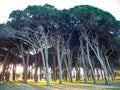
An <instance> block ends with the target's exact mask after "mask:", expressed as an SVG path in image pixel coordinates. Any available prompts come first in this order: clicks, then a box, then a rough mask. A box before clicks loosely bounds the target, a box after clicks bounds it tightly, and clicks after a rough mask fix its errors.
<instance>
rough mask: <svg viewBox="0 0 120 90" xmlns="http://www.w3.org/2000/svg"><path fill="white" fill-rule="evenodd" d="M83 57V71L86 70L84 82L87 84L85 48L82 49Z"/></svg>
mask: <svg viewBox="0 0 120 90" xmlns="http://www.w3.org/2000/svg"><path fill="white" fill-rule="evenodd" d="M81 49H82V50H81V56H82V61H83V70H84V81H85V83H87V78H88V77H87V71H86V64H85V59H86V58H85V54H84V50H83V48H81Z"/></svg>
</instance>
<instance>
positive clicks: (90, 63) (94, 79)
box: [86, 43, 96, 84]
mask: <svg viewBox="0 0 120 90" xmlns="http://www.w3.org/2000/svg"><path fill="white" fill-rule="evenodd" d="M86 45H87V60H88V63H89V65H90V68H91V72H92V78H93V82H94V84H96V78H95V72H94V69H93V66H92V62H91V59H90V53H89V45H88V43H86Z"/></svg>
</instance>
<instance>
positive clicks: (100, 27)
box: [0, 4, 120, 85]
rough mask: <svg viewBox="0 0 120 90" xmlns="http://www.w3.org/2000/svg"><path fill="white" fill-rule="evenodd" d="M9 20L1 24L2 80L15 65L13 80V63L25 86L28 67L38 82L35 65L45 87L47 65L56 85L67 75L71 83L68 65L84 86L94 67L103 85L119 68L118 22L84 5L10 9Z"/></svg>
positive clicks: (101, 11)
mask: <svg viewBox="0 0 120 90" xmlns="http://www.w3.org/2000/svg"><path fill="white" fill-rule="evenodd" d="M9 19H10V20H9V21H8V22H7V23H6V24H1V25H0V39H1V40H0V51H1V54H0V55H1V56H0V60H1V61H0V62H1V64H0V65H2V66H3V68H2V72H1V75H0V76H1V77H0V79H1V80H3V77H4V75H5V71H6V69H7V67H9V65H10V63H12V64H14V68H13V72H14V73H13V76H15V66H16V62H18V63H22V64H23V68H24V69H23V81H24V82H25V83H26V82H27V78H28V67H29V66H30V65H32V64H33V63H34V64H35V74H34V79H35V81H36V82H37V81H38V80H37V79H38V78H37V70H38V67H39V66H40V67H42V68H43V70H44V75H45V79H46V84H47V85H50V78H49V67H51V69H52V79H53V80H54V81H56V79H57V78H56V77H57V76H59V81H60V83H62V80H63V78H67V77H68V78H69V81H70V82H72V69H73V67H75V70H76V80H77V81H78V80H81V77H80V76H81V71H80V67H82V68H83V71H84V80H85V83H87V80H88V78H89V76H88V71H89V72H90V75H91V78H92V79H93V82H94V83H96V76H95V69H98V68H100V69H101V70H102V71H103V73H104V74H103V75H104V79H105V84H107V85H109V84H110V80H109V78H110V77H111V78H112V80H114V78H115V77H114V76H115V75H114V70H115V69H119V65H120V43H119V41H120V22H119V21H117V20H116V19H115V18H114V17H113V16H112V15H111V14H110V13H108V12H105V11H103V10H101V9H98V8H96V7H93V6H88V5H81V6H75V7H73V8H70V9H68V10H66V9H64V10H57V9H56V8H55V7H54V6H51V5H48V4H46V5H44V6H28V7H27V8H26V9H24V10H16V11H13V12H12V13H11V14H10V17H9ZM3 51H4V53H3ZM31 52H32V53H34V55H31ZM30 57H33V58H30ZM7 64H8V65H7ZM57 73H58V74H57ZM65 73H66V74H65ZM56 75H57V76H56ZM13 80H15V78H13Z"/></svg>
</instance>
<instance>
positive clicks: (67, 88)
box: [0, 80, 120, 90]
mask: <svg viewBox="0 0 120 90" xmlns="http://www.w3.org/2000/svg"><path fill="white" fill-rule="evenodd" d="M0 90H120V80H115V81H113V82H111V85H110V86H106V85H104V82H103V81H98V83H97V84H96V85H94V84H91V82H89V83H88V84H84V83H63V84H57V83H52V85H50V86H46V85H44V84H41V83H32V82H30V83H28V84H24V83H21V82H9V83H6V84H5V85H0Z"/></svg>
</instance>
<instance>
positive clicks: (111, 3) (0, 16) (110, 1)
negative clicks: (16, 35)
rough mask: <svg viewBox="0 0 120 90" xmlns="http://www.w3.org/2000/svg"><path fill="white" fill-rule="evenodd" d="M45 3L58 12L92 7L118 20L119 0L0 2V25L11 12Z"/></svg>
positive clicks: (23, 0) (119, 11)
mask: <svg viewBox="0 0 120 90" xmlns="http://www.w3.org/2000/svg"><path fill="white" fill-rule="evenodd" d="M46 3H47V4H51V5H53V6H55V7H56V8H57V9H60V10H61V9H64V8H66V9H69V8H71V7H74V6H76V5H92V6H95V7H98V8H100V9H102V10H104V11H108V12H110V13H111V14H112V15H113V16H114V17H115V18H116V19H117V20H120V0H0V23H5V22H7V20H8V17H9V15H10V13H11V12H12V11H13V10H18V9H19V10H23V9H25V8H26V7H27V6H28V5H44V4H46Z"/></svg>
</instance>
